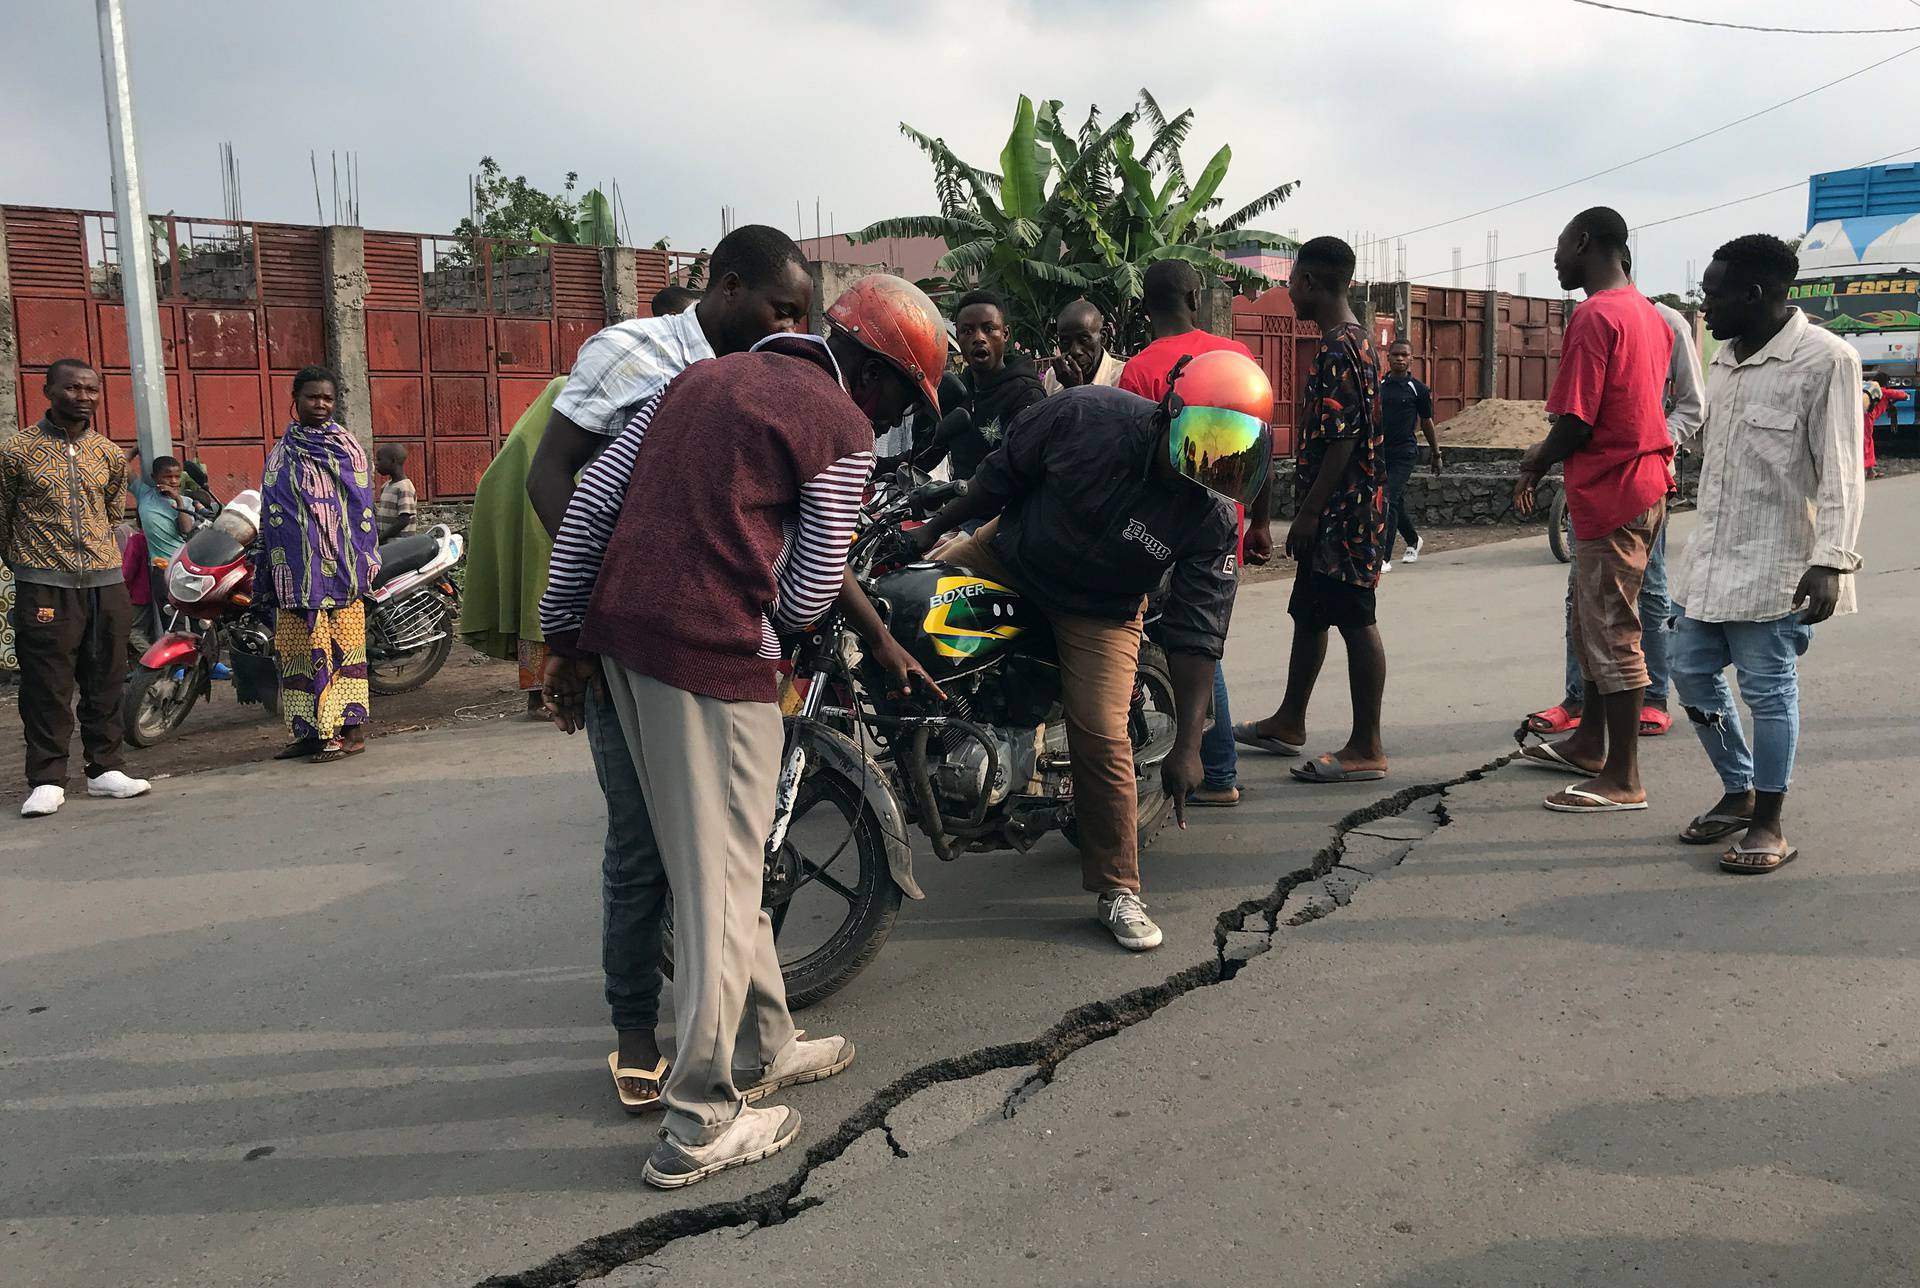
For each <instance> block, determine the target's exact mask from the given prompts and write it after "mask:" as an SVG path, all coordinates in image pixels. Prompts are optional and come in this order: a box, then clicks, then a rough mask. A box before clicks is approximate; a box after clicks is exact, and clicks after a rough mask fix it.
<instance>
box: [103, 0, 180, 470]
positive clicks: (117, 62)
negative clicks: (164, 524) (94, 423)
mask: <svg viewBox="0 0 1920 1288" xmlns="http://www.w3.org/2000/svg"><path fill="white" fill-rule="evenodd" d="M97 7H98V9H99V12H100V76H101V79H102V81H103V82H104V83H105V86H106V91H107V139H108V142H109V143H110V145H111V146H112V149H113V222H114V229H115V232H116V233H117V236H116V238H115V240H116V241H117V242H118V243H119V248H120V290H121V295H122V299H123V300H124V302H125V304H126V314H127V355H128V360H129V363H130V365H131V366H132V367H133V377H132V379H133V414H134V420H135V422H136V423H137V424H138V426H139V430H140V456H141V459H142V460H147V461H151V460H153V459H155V458H156V457H160V456H171V455H173V421H172V419H171V418H170V417H169V416H168V415H167V370H166V360H165V358H164V357H163V356H162V354H161V352H160V300H159V286H158V283H156V282H155V281H154V275H153V241H152V234H151V232H150V231H149V228H148V224H147V199H146V194H145V193H144V192H142V191H141V189H140V155H139V150H138V149H137V148H136V147H135V146H134V135H133V82H132V81H131V79H129V77H128V75H127V19H126V15H125V14H124V13H123V12H122V11H121V7H120V0H97Z"/></svg>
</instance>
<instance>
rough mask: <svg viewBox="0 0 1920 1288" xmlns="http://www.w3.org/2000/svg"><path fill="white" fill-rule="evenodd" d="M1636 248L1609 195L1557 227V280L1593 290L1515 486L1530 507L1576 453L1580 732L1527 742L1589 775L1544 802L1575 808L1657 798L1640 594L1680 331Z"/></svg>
mask: <svg viewBox="0 0 1920 1288" xmlns="http://www.w3.org/2000/svg"><path fill="white" fill-rule="evenodd" d="M1627 254H1628V252H1627V221H1626V220H1624V219H1622V218H1621V217H1620V215H1619V213H1618V212H1617V211H1614V210H1610V209H1608V208H1606V207H1605V206H1596V207H1594V208H1592V209H1590V210H1585V211H1582V212H1581V213H1580V214H1578V215H1575V216H1574V218H1573V221H1572V222H1571V223H1569V224H1568V225H1567V226H1566V228H1565V229H1564V230H1563V231H1562V232H1561V234H1560V240H1559V243H1558V245H1557V246H1556V248H1555V250H1554V255H1553V266H1554V270H1555V271H1556V272H1557V273H1558V274H1559V276H1560V285H1561V286H1562V287H1563V288H1564V289H1566V290H1569V291H1574V290H1584V291H1585V292H1586V293H1587V299H1586V302H1585V303H1583V304H1582V305H1581V306H1580V307H1579V308H1577V309H1575V310H1574V314H1573V318H1572V320H1571V321H1569V322H1568V324H1567V334H1566V340H1565V342H1564V344H1563V347H1562V352H1561V357H1560V370H1559V372H1558V373H1557V374H1556V375H1555V377H1554V382H1553V388H1552V390H1551V391H1549V393H1548V395H1547V414H1548V415H1549V416H1551V417H1553V429H1552V432H1550V433H1549V434H1548V435H1547V437H1546V438H1544V439H1542V440H1541V441H1540V442H1538V443H1535V444H1534V445H1533V446H1532V447H1529V448H1528V449H1527V451H1526V454H1525V455H1524V456H1522V457H1521V458H1520V478H1519V481H1518V482H1517V483H1516V484H1515V486H1514V493H1513V501H1514V508H1515V509H1516V510H1518V511H1519V512H1520V513H1521V514H1522V515H1526V514H1531V513H1532V512H1533V508H1534V493H1535V488H1536V487H1537V486H1538V484H1539V481H1540V476H1541V475H1542V474H1543V473H1545V472H1546V470H1547V469H1549V468H1550V467H1552V466H1553V465H1556V464H1558V463H1560V462H1562V461H1564V462H1566V466H1565V470H1564V476H1565V486H1566V489H1567V508H1568V511H1569V512H1570V514H1571V515H1572V518H1573V535H1574V538H1575V541H1576V545H1575V547H1574V556H1573V559H1574V571H1573V577H1574V588H1573V610H1572V618H1571V620H1572V628H1571V629H1572V631H1573V636H1574V642H1575V649H1576V651H1577V652H1578V653H1579V655H1580V671H1581V675H1582V677H1583V680H1584V687H1585V696H1584V701H1583V705H1582V709H1581V715H1580V727H1579V728H1578V729H1577V730H1575V732H1574V735H1573V737H1572V738H1569V739H1567V740H1566V741H1565V742H1564V743H1546V744H1543V745H1541V746H1538V747H1529V748H1527V749H1526V752H1525V756H1526V758H1527V759H1528V760H1529V761H1530V762H1531V763H1534V764H1538V765H1541V766H1543V767H1544V768H1548V769H1553V770H1558V771H1561V772H1569V773H1574V774H1578V775H1579V776H1580V777H1581V778H1582V780H1583V781H1582V782H1581V783H1580V784H1579V785H1578V786H1575V787H1569V788H1567V789H1565V790H1564V791H1559V792H1555V793H1554V794H1553V795H1552V796H1549V797H1548V798H1547V801H1546V806H1547V808H1548V809H1550V810H1557V811H1559V812H1561V813H1566V814H1605V813H1615V812H1618V811H1621V810H1643V809H1645V808H1646V807H1647V794H1646V791H1645V790H1644V789H1643V788H1642V787H1641V785H1640V745H1639V739H1640V712H1641V708H1642V706H1643V705H1644V703H1645V700H1646V693H1647V682H1648V676H1647V659H1646V654H1645V652H1644V650H1643V649H1642V646H1641V638H1640V627H1641V623H1640V611H1639V598H1640V589H1641V585H1642V582H1643V581H1644V579H1645V577H1646V573H1647V563H1648V560H1649V559H1651V558H1652V554H1653V548H1654V546H1655V544H1656V543H1657V542H1658V540H1659V538H1660V532H1661V529H1662V528H1663V527H1664V526H1665V524H1666V519H1667V492H1668V489H1669V488H1670V487H1671V486H1672V483H1673V450H1674V449H1673V439H1672V438H1671V437H1669V436H1668V433H1667V420H1666V411H1665V407H1664V405H1663V403H1662V395H1663V393H1664V391H1665V389H1666V384H1667V371H1668V367H1669V364H1670V362H1671V359H1672V355H1673V333H1672V332H1671V331H1669V330H1668V329H1667V324H1666V323H1665V322H1663V321H1662V320H1661V318H1660V315H1659V313H1657V312H1655V311H1654V307H1653V305H1652V304H1651V303H1649V302H1648V300H1647V297H1646V296H1644V295H1642V294H1640V292H1639V291H1638V290H1636V289H1635V288H1634V285H1633V282H1632V281H1631V280H1630V279H1629V277H1628V275H1627ZM1603 742H1604V745H1605V755H1604V758H1603V760H1602V761H1601V764H1600V768H1599V771H1598V772H1597V773H1590V772H1589V770H1588V765H1589V764H1591V763H1592V762H1591V761H1588V760H1586V758H1585V753H1586V751H1587V749H1589V748H1593V749H1597V748H1598V747H1599V746H1600V744H1602V743H1603ZM1570 749H1571V750H1570Z"/></svg>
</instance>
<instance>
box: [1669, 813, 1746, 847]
mask: <svg viewBox="0 0 1920 1288" xmlns="http://www.w3.org/2000/svg"><path fill="white" fill-rule="evenodd" d="M1752 826H1753V820H1752V819H1750V818H1742V817H1740V816H1739V815H1738V814H1702V815H1701V816H1700V817H1699V818H1696V819H1694V820H1693V822H1691V823H1689V824H1687V826H1686V830H1684V831H1683V832H1681V833H1680V843H1681V844H1682V845H1712V844H1713V843H1714V842H1715V841H1724V840H1726V839H1727V838H1728V837H1729V836H1732V835H1733V834H1734V833H1735V832H1744V831H1746V830H1747V829H1748V828H1749V827H1752ZM1702 828H1710V829H1711V830H1710V831H1702V830H1701V829H1702Z"/></svg>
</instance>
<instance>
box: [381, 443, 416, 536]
mask: <svg viewBox="0 0 1920 1288" xmlns="http://www.w3.org/2000/svg"><path fill="white" fill-rule="evenodd" d="M373 468H374V469H375V470H377V471H379V473H380V475H381V477H382V478H384V479H386V480H387V484H386V486H385V487H383V488H381V489H380V500H379V502H378V503H377V504H376V505H375V506H374V519H375V521H376V522H377V523H379V525H380V540H382V541H391V540H393V539H394V538H395V537H397V536H399V535H400V534H401V533H403V532H405V531H406V530H407V529H408V528H411V527H412V526H413V516H414V515H415V514H416V513H417V512H418V511H419V509H420V502H419V499H418V497H417V496H416V494H415V493H414V490H413V480H412V479H410V478H408V477H407V448H406V444H404V443H382V444H380V447H379V450H377V451H376V452H375V453H374V457H373Z"/></svg>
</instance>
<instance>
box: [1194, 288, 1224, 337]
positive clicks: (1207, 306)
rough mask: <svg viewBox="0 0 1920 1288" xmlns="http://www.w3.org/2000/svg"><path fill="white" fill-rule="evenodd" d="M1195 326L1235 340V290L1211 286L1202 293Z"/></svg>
mask: <svg viewBox="0 0 1920 1288" xmlns="http://www.w3.org/2000/svg"><path fill="white" fill-rule="evenodd" d="M1193 321H1194V325H1195V326H1198V327H1199V328H1200V329H1201V330H1202V331H1206V332H1209V333H1211V334H1213V335H1222V336H1225V337H1226V338H1227V339H1229V340H1231V339H1233V288H1232V287H1231V286H1209V287H1206V288H1205V289H1204V290H1202V291H1201V292H1200V312H1199V314H1198V315H1197V316H1196V317H1195V318H1194V319H1193Z"/></svg>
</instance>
